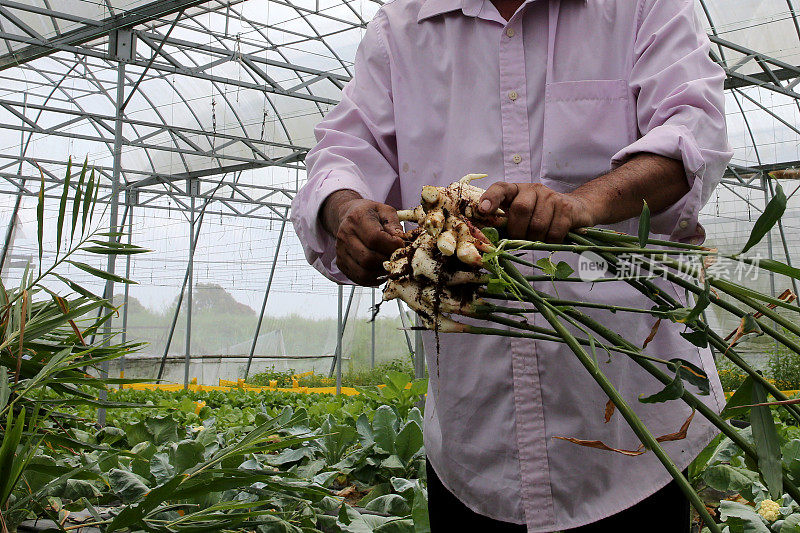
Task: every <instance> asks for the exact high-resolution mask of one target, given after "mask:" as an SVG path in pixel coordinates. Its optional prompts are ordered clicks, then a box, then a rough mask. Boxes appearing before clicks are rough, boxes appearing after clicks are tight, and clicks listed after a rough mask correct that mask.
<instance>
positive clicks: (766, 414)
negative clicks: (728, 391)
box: [750, 383, 783, 500]
mask: <svg viewBox="0 0 800 533" xmlns="http://www.w3.org/2000/svg"><path fill="white" fill-rule="evenodd" d="M752 400H753V403H764V402H766V401H767V393H766V391H765V390H764V387H763V386H762V385H761V384H760V383H754V384H753V395H752ZM750 425H751V426H752V428H753V439H755V443H756V446H755V447H756V452H757V454H758V470H759V471H760V472H761V475H763V476H764V481H765V482H766V484H767V488H768V489H769V493H770V496H771V497H772V499H773V500H777V499H778V498H780V497H781V494H783V470H782V467H781V445H780V437H779V436H778V430H777V429H776V428H775V422H774V420H773V419H772V411H771V410H770V408H769V407H768V406H766V405H762V406H757V407H751V408H750Z"/></svg>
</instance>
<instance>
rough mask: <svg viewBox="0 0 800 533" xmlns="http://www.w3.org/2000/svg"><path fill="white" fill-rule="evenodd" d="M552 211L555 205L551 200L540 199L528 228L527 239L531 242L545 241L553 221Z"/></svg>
mask: <svg viewBox="0 0 800 533" xmlns="http://www.w3.org/2000/svg"><path fill="white" fill-rule="evenodd" d="M554 211H555V204H554V202H553V201H552V198H540V200H539V201H538V202H537V204H536V210H535V211H534V212H533V216H532V217H531V222H530V225H529V226H528V232H527V233H528V235H527V237H528V239H530V240H532V241H543V240H544V239H545V237H546V236H547V233H548V231H550V223H551V222H552V221H553V213H554Z"/></svg>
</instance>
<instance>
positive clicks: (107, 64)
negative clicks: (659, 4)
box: [0, 0, 800, 183]
mask: <svg viewBox="0 0 800 533" xmlns="http://www.w3.org/2000/svg"><path fill="white" fill-rule="evenodd" d="M395 1H406V0H395ZM618 1H622V0H618ZM381 3H382V2H380V1H379V0H353V1H350V0H347V1H345V0H270V1H266V0H230V1H229V0H0V80H2V85H0V86H2V87H3V90H1V91H0V122H2V124H4V125H13V126H14V127H13V128H11V129H8V131H6V132H4V133H3V134H0V135H2V136H3V139H4V141H5V142H4V143H3V145H2V146H3V147H2V148H0V159H5V160H13V158H15V157H19V153H20V150H19V147H20V142H23V143H24V144H27V145H29V148H27V150H28V155H30V154H33V153H47V155H48V159H50V160H60V159H64V160H65V159H66V158H67V157H68V156H69V155H71V154H76V153H77V154H85V153H88V154H89V156H90V159H91V160H92V161H94V162H95V163H96V164H98V165H101V166H105V167H109V166H111V165H112V161H113V144H114V115H115V113H116V90H117V88H116V86H117V77H118V75H119V74H120V69H119V63H118V62H117V61H116V58H114V57H112V56H111V55H110V54H109V50H108V41H109V37H108V34H109V32H111V31H112V30H113V29H114V27H116V26H119V25H127V26H130V27H132V29H133V32H134V34H135V41H136V46H135V57H134V59H133V60H132V61H128V62H127V63H125V67H124V76H125V98H126V99H127V100H128V105H127V108H126V110H125V118H124V121H125V124H124V127H123V129H122V132H123V137H124V139H123V144H124V149H123V156H122V161H123V167H124V168H123V178H124V179H125V180H126V182H128V183H132V182H138V181H139V180H142V179H145V180H146V181H147V180H149V179H150V178H148V176H151V177H156V176H158V177H159V178H158V179H162V178H164V177H171V176H175V175H181V176H185V175H200V174H202V175H213V173H214V172H218V173H220V174H224V173H225V172H226V171H228V170H229V169H238V168H242V167H243V166H245V167H249V168H259V167H266V166H271V165H274V164H279V165H283V164H285V165H288V169H290V170H291V169H294V168H295V167H297V166H298V164H299V165H300V167H302V159H303V153H304V152H305V151H306V150H307V149H309V148H310V147H311V146H313V144H314V142H315V139H314V134H313V127H314V125H315V124H316V123H317V122H318V121H319V119H320V118H321V117H322V116H323V115H324V114H325V113H326V112H327V111H328V110H329V109H330V108H331V107H332V106H333V105H335V103H336V102H337V101H338V99H339V97H340V94H341V88H342V87H343V85H344V84H345V83H346V82H347V81H348V80H349V78H350V76H351V75H352V66H353V59H354V56H355V51H356V49H357V46H358V43H359V42H360V40H361V38H362V37H363V34H364V29H365V25H366V22H367V21H369V20H371V18H372V17H373V16H374V15H375V13H376V11H377V10H378V9H379V8H380V5H381ZM796 4H797V1H796V0H696V7H697V13H698V16H699V17H700V19H701V21H702V22H703V24H704V25H705V27H706V29H707V31H708V32H709V34H710V35H712V37H713V38H714V39H715V40H716V41H717V42H715V44H714V46H713V49H712V51H713V53H714V54H715V56H716V57H717V58H718V59H719V61H720V62H721V64H723V66H725V67H726V69H728V71H729V75H730V76H732V78H731V80H730V81H729V91H728V98H727V106H728V107H727V112H728V116H729V128H730V131H731V138H732V144H733V145H734V147H735V148H736V161H737V162H740V163H742V164H750V165H758V164H771V163H779V162H786V161H796V160H800V154H798V153H797V152H798V149H797V146H798V144H799V143H800V138H798V137H800V134H798V131H797V128H796V127H794V125H795V124H797V120H798V109H797V101H796V97H795V96H794V95H795V93H794V90H795V86H794V85H793V84H791V80H792V79H795V78H797V76H798V75H800V74H797V73H795V71H794V70H792V69H786V68H783V67H781V65H782V64H781V63H780V62H781V61H782V62H784V63H785V64H787V65H788V66H790V67H791V66H797V65H800V24H798V20H797V19H798V17H797V15H798V11H797V8H798V7H800V6H797V5H796ZM181 10H183V12H182V15H181V16H180V17H179V18H178V17H177V14H178V13H179V12H181ZM126 21H127V22H126ZM167 35H168V36H167ZM721 42H730V43H734V45H735V46H725V45H722V44H720V43H721ZM43 45H46V46H43ZM48 47H49V48H48ZM748 50H752V51H755V52H758V54H763V55H764V56H768V57H770V58H772V60H773V62H772V63H769V62H765V61H763V58H762V56H760V55H752V54H750V53H749V52H748ZM45 56H46V57H45ZM4 61H5V63H4ZM23 61H29V62H27V63H26V64H25V65H24V66H21V67H18V66H14V64H15V62H23ZM765 68H766V70H765ZM795 70H800V69H795ZM772 75H777V76H778V77H779V78H780V79H778V80H777V82H776V81H775V80H774V79H772V78H771V77H770V76H772ZM737 76H738V77H737ZM734 82H735V83H734ZM137 84H138V85H137ZM770 84H771V85H770ZM134 85H137V90H136V91H135V92H132V87H133V86H134ZM20 115H24V116H25V117H26V118H27V117H28V116H30V117H31V118H35V120H36V121H38V124H39V129H37V128H36V127H34V126H32V125H30V124H26V125H21V123H20ZM31 122H33V121H32V120H31ZM21 139H22V141H21ZM87 147H90V148H88V149H87ZM81 157H83V155H81ZM291 171H292V172H293V170H291ZM198 173H199V174H198ZM264 174H266V172H265V173H264ZM271 175H275V173H274V171H271ZM276 179H277V178H276ZM281 179H283V178H281Z"/></svg>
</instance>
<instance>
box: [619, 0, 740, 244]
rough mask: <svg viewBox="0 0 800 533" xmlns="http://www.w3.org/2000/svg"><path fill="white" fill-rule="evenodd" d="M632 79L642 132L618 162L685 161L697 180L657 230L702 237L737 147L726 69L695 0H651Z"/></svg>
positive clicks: (658, 219) (658, 220)
mask: <svg viewBox="0 0 800 533" xmlns="http://www.w3.org/2000/svg"><path fill="white" fill-rule="evenodd" d="M641 7H642V9H641V14H640V17H639V26H638V31H637V34H636V38H635V42H634V50H633V52H634V55H633V66H632V70H631V75H630V80H629V83H630V85H631V88H632V90H633V91H634V94H635V96H636V98H637V103H636V118H637V124H638V128H639V131H640V133H641V135H642V136H641V138H640V139H638V140H637V141H636V142H634V143H633V144H631V145H630V146H627V147H626V148H623V149H622V150H620V151H619V152H618V153H617V154H616V155H614V157H613V158H612V163H611V164H612V167H614V168H616V167H617V166H619V165H621V164H623V163H624V162H625V161H626V160H627V159H628V158H630V157H631V156H633V155H635V154H637V153H640V152H649V153H654V154H658V155H663V156H665V157H669V158H672V159H677V160H679V161H682V162H683V166H684V168H685V170H686V177H687V180H688V183H689V186H690V190H689V192H687V193H686V195H684V196H683V197H682V198H681V199H680V200H678V201H677V202H676V203H675V204H673V205H672V206H671V207H669V208H667V209H666V210H664V211H662V212H660V213H657V214H655V215H654V216H653V217H652V219H651V224H652V229H653V232H654V233H659V234H663V235H669V236H670V237H671V238H672V239H674V240H679V241H687V242H702V240H703V238H704V237H705V231H704V230H703V228H702V226H701V225H700V224H699V223H698V220H697V217H698V215H699V212H700V210H701V209H702V207H703V206H704V205H705V204H706V202H707V201H708V199H709V198H710V196H711V193H712V191H713V190H714V188H715V187H716V186H717V185H718V184H719V182H720V180H721V179H722V175H723V173H724V171H725V167H726V165H727V164H728V162H729V161H730V159H731V157H732V155H733V153H732V152H731V149H730V145H729V144H728V138H727V133H726V125H725V96H724V92H723V91H724V85H723V84H724V81H725V72H724V71H723V70H722V68H721V67H720V66H719V65H717V64H716V63H714V62H713V61H712V60H711V58H710V57H709V50H710V46H711V44H710V42H709V40H708V36H707V35H706V34H705V32H704V31H703V28H702V25H701V24H700V21H699V20H698V18H697V16H696V14H695V11H694V2H692V1H691V0H669V1H663V0H644V1H643V5H642V6H641Z"/></svg>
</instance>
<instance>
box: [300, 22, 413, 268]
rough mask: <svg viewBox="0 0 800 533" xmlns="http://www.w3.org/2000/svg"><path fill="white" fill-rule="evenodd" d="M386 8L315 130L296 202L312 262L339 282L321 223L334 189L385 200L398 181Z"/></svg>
mask: <svg viewBox="0 0 800 533" xmlns="http://www.w3.org/2000/svg"><path fill="white" fill-rule="evenodd" d="M385 29H386V16H385V14H384V13H383V11H382V10H380V11H378V13H377V15H376V16H375V17H374V18H373V20H372V21H371V22H370V23H369V24H368V25H367V29H366V32H365V34H364V38H363V39H362V41H361V44H360V45H359V47H358V50H357V51H356V58H355V65H354V74H353V78H352V80H351V81H350V82H349V83H347V85H345V87H344V89H343V90H342V98H341V101H340V103H339V104H337V105H336V107H334V108H333V109H332V110H331V111H330V112H329V113H328V115H327V116H326V117H325V118H324V119H323V120H322V121H321V122H320V123H319V124H318V125H317V126H316V127H315V128H314V135H315V137H316V140H317V145H316V146H315V147H314V148H313V149H312V150H310V151H309V152H308V155H307V156H306V160H305V162H306V169H307V173H308V181H307V182H306V184H305V185H304V186H303V187H302V188H301V189H300V190H299V191H298V192H297V194H296V195H295V198H294V200H293V201H292V210H291V221H292V224H293V225H294V229H295V232H297V235H298V237H299V238H300V242H301V244H302V245H303V251H304V253H305V256H306V259H307V260H308V262H309V263H310V264H311V265H312V266H313V267H314V268H316V269H317V270H319V271H320V272H321V273H322V274H323V275H325V276H326V277H328V278H329V279H331V280H333V281H336V282H339V283H350V281H349V280H348V279H347V277H346V276H345V275H344V274H342V273H341V272H340V271H339V269H338V267H337V266H336V248H335V240H334V239H333V237H331V236H330V235H329V234H328V233H327V232H326V231H325V229H324V228H323V227H322V225H321V224H320V222H319V218H318V215H319V210H320V207H321V206H322V203H323V202H324V201H325V199H326V198H327V197H328V196H329V195H330V194H331V193H333V192H336V191H339V190H343V189H350V190H353V191H356V192H357V193H359V194H360V195H361V196H362V197H363V198H366V199H369V200H374V201H378V202H385V201H386V198H387V197H388V195H389V192H390V190H391V188H392V186H393V185H394V183H395V181H396V180H397V177H398V174H397V144H396V140H395V139H396V137H395V120H394V106H393V101H392V90H391V75H390V64H391V59H390V57H389V52H388V48H387V47H386V42H385V40H384V35H385Z"/></svg>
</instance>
